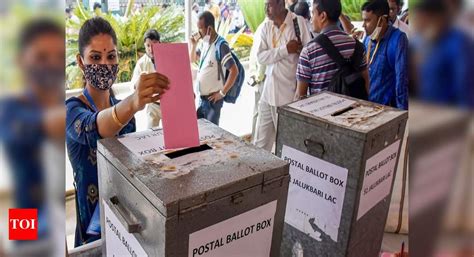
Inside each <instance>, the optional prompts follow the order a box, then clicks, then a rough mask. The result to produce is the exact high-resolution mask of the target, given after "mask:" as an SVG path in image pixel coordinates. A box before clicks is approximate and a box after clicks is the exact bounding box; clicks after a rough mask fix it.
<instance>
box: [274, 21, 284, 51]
mask: <svg viewBox="0 0 474 257" xmlns="http://www.w3.org/2000/svg"><path fill="white" fill-rule="evenodd" d="M285 28H286V23H283V24H282V25H281V26H280V29H279V31H280V35H279V36H278V38H277V39H275V27H272V44H273V48H276V47H277V44H278V42H279V41H280V39H281V36H282V35H283V31H285Z"/></svg>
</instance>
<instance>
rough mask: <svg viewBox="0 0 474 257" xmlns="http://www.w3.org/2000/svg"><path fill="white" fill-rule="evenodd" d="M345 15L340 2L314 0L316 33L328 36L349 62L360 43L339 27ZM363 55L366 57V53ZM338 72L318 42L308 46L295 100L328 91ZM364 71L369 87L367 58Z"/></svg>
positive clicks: (303, 54)
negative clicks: (342, 14)
mask: <svg viewBox="0 0 474 257" xmlns="http://www.w3.org/2000/svg"><path fill="white" fill-rule="evenodd" d="M341 12H342V7H341V2H340V0H314V2H313V19H312V25H313V29H314V31H315V32H318V33H322V34H325V35H326V36H327V37H328V38H329V39H330V40H331V42H332V43H333V44H334V46H335V47H336V48H337V49H338V50H339V52H340V53H341V55H342V56H343V57H344V58H347V59H348V58H350V57H351V56H352V55H353V53H354V50H355V45H356V41H355V39H354V38H352V37H351V36H349V35H348V34H347V33H345V32H344V31H341V30H340V28H339V27H338V26H337V21H338V19H339V16H340V15H341ZM362 56H365V53H364V55H362ZM338 69H339V68H338V66H337V64H336V62H335V61H333V60H332V59H331V58H330V57H329V56H328V55H327V54H326V53H325V51H324V49H323V48H322V47H321V46H320V45H319V44H318V43H317V42H316V40H313V41H311V42H310V43H308V44H307V45H306V46H305V47H304V48H303V50H302V51H301V55H300V58H299V61H298V68H297V70H296V78H297V80H298V88H297V90H296V95H295V100H296V99H300V98H301V97H304V96H306V95H308V94H310V95H312V94H315V93H317V92H320V91H323V90H326V89H327V87H328V86H329V83H330V82H331V80H332V78H333V77H334V75H335V74H336V72H337V71H338ZM360 71H361V74H362V77H363V78H364V79H365V81H366V87H367V88H368V85H369V84H368V82H369V75H368V71H367V61H366V60H365V58H362V60H361V64H360ZM308 89H309V90H308Z"/></svg>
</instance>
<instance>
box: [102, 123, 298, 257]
mask: <svg viewBox="0 0 474 257" xmlns="http://www.w3.org/2000/svg"><path fill="white" fill-rule="evenodd" d="M198 125H199V131H200V140H201V147H196V148H188V149H182V150H177V151H163V147H162V146H160V145H159V142H160V140H162V134H163V131H162V130H159V129H158V130H154V131H151V130H149V131H145V132H137V133H132V134H128V135H125V136H123V137H119V138H111V139H103V140H100V141H99V143H98V152H97V160H98V174H99V191H100V202H101V227H102V229H101V233H102V238H103V239H104V243H103V253H104V255H107V256H112V254H116V255H117V256H118V255H119V254H120V253H119V254H117V253H116V251H119V250H120V249H122V250H124V249H125V250H126V254H127V255H130V256H144V255H145V254H146V255H148V256H159V257H163V256H167V257H168V256H193V257H198V256H231V255H232V254H236V255H233V256H242V255H239V252H242V253H245V252H250V253H251V254H252V255H253V254H254V253H256V252H259V251H260V252H266V255H269V256H278V255H279V252H280V244H281V236H282V230H283V223H284V215H285V206H286V198H287V193H288V183H289V174H288V172H289V171H288V169H289V165H288V163H286V162H284V161H283V160H281V159H279V158H277V157H276V156H274V155H272V154H270V153H268V152H266V151H264V150H262V149H259V148H256V147H254V146H253V145H250V144H248V143H245V142H244V141H242V140H240V139H239V138H237V137H236V136H234V135H232V134H230V133H228V132H226V131H224V130H223V129H221V128H219V127H217V126H215V125H214V124H212V123H210V122H208V121H206V120H199V121H198ZM140 140H142V141H143V140H144V141H145V142H144V143H142V144H138V146H137V145H134V146H131V145H127V144H130V143H131V144H133V143H134V142H135V141H136V142H138V141H140ZM153 140H155V141H156V142H157V143H156V144H155V143H153V144H154V145H153V146H152V148H150V149H145V150H144V149H141V150H140V149H139V148H140V147H141V146H143V145H146V144H150V142H152V141H153ZM155 141H153V142H155ZM137 147H138V148H137ZM137 149H139V150H137ZM147 153H153V154H147ZM116 238H118V239H119V240H116ZM249 244H250V245H251V246H253V247H249ZM124 247H125V248H124ZM254 248H255V249H254ZM112 251H113V252H114V253H112ZM252 251H256V252H252ZM260 252H259V253H260Z"/></svg>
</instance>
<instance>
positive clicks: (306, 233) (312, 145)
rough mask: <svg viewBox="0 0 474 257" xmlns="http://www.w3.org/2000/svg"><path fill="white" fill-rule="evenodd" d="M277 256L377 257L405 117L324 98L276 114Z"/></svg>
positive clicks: (363, 104)
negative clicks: (282, 209) (283, 179)
mask: <svg viewBox="0 0 474 257" xmlns="http://www.w3.org/2000/svg"><path fill="white" fill-rule="evenodd" d="M278 115H279V116H278V129H277V142H276V153H277V155H278V156H280V157H281V158H282V159H284V160H286V161H287V162H289V163H290V185H289V189H288V201H287V208H286V216H285V228H284V232H283V242H282V250H281V253H282V256H285V257H286V256H300V257H302V256H304V257H313V256H318V257H326V256H327V257H329V256H330V257H376V256H379V251H380V248H381V243H382V238H383V233H384V227H385V222H386V219H387V214H388V210H389V204H390V197H391V191H392V187H393V181H394V180H393V179H394V177H395V172H396V165H397V161H398V154H399V151H400V145H401V141H402V139H403V135H404V132H405V126H406V122H407V118H408V114H407V112H406V111H400V110H397V109H394V108H391V107H387V106H382V105H378V104H374V103H371V102H367V101H362V100H359V99H354V98H350V97H346V96H341V95H337V94H334V93H330V92H323V93H319V94H317V95H314V96H311V97H309V98H306V99H303V100H300V101H297V102H294V103H291V104H289V105H287V106H284V107H282V108H279V109H278Z"/></svg>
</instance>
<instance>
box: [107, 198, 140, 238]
mask: <svg viewBox="0 0 474 257" xmlns="http://www.w3.org/2000/svg"><path fill="white" fill-rule="evenodd" d="M105 201H106V202H107V204H108V205H109V207H110V209H111V210H112V212H113V213H114V214H115V216H116V217H117V218H118V220H119V221H120V223H122V225H123V226H124V227H125V229H126V230H127V232H128V233H140V232H141V231H142V229H143V227H142V224H141V223H140V222H138V221H137V220H138V219H137V218H136V217H135V216H134V215H133V214H132V213H131V212H130V211H128V210H127V209H126V208H125V206H123V205H122V204H120V201H119V199H118V197H117V196H112V197H111V198H110V200H109V199H105Z"/></svg>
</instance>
